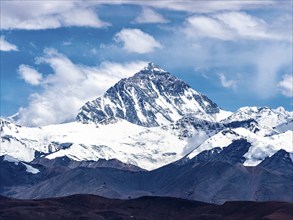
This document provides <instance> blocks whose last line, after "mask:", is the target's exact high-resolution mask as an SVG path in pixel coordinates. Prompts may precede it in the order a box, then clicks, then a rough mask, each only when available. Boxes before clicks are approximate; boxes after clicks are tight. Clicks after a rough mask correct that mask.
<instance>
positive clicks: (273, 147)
mask: <svg viewBox="0 0 293 220" xmlns="http://www.w3.org/2000/svg"><path fill="white" fill-rule="evenodd" d="M291 119H292V112H287V111H285V110H284V109H283V108H278V109H269V108H266V107H264V108H256V107H244V108H241V109H239V110H238V111H237V112H235V113H233V114H232V113H231V112H227V111H223V110H221V109H220V108H219V107H218V106H217V104H215V103H214V102H212V101H211V100H210V99H208V98H207V97H206V96H205V95H203V94H201V93H198V92H196V91H195V90H193V89H192V88H191V87H190V86H189V85H187V84H186V83H185V82H183V81H182V80H180V79H177V78H176V77H174V76H172V75H171V74H170V73H169V72H167V71H165V70H163V69H161V68H160V67H158V66H157V65H155V64H154V63H149V64H148V66H147V67H145V68H144V69H143V70H141V71H140V72H138V73H136V74H135V75H134V76H133V77H130V78H127V79H122V80H121V81H119V82H118V83H116V84H115V85H114V86H113V87H111V88H110V89H108V90H107V91H106V92H105V94H104V95H103V96H101V97H99V98H97V99H96V100H94V101H92V102H88V103H86V104H85V105H84V106H83V107H82V108H81V110H80V112H79V114H78V115H77V121H75V122H70V123H65V124H60V125H50V126H44V127H36V128H27V127H24V126H20V125H16V124H14V123H13V122H11V121H8V120H4V119H0V128H1V148H0V155H10V156H12V157H14V158H17V159H18V160H20V161H25V162H30V161H33V160H35V159H36V158H39V157H44V158H46V159H55V158H63V157H68V158H69V159H71V160H75V161H86V160H92V161H98V160H100V159H106V160H113V159H115V160H118V161H120V162H121V163H124V164H131V165H134V166H138V167H141V168H143V169H146V170H152V169H156V168H159V167H161V166H164V165H166V164H168V163H172V162H175V161H177V160H180V159H181V158H185V159H192V158H194V157H195V156H196V155H198V154H200V153H201V152H203V151H210V150H212V151H213V152H222V151H223V149H224V148H225V147H228V146H229V145H230V144H231V143H232V142H233V141H237V140H240V139H243V140H245V141H247V142H248V143H249V144H250V145H249V149H248V151H247V152H246V153H245V155H244V158H245V160H244V161H243V162H244V165H256V164H258V163H260V162H261V161H263V160H264V159H265V157H267V156H271V155H273V154H274V153H275V152H277V151H278V150H280V149H286V150H287V151H288V152H292V151H293V149H292V132H293V131H292V129H290V126H287V125H288V123H290V120H291ZM275 126H276V127H275ZM288 127H289V128H288ZM224 152H225V151H224ZM186 155H188V156H186ZM185 156H186V157H185Z"/></svg>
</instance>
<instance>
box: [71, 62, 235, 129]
mask: <svg viewBox="0 0 293 220" xmlns="http://www.w3.org/2000/svg"><path fill="white" fill-rule="evenodd" d="M191 113H192V114H195V115H196V117H198V118H201V119H205V120H209V121H215V120H217V119H218V120H220V119H223V118H225V117H227V116H228V115H230V114H229V112H226V111H223V110H221V109H220V108H219V107H218V106H217V104H215V103H214V102H212V101H211V100H210V99H209V98H207V97H206V96H205V95H203V94H201V93H198V92H196V91H195V90H193V89H192V88H191V87H190V86H189V85H187V84H186V83H185V82H183V81H182V80H180V79H177V78H176V77H174V76H173V75H171V74H170V73H169V72H167V71H165V70H163V69H161V68H160V67H158V66H157V65H155V64H154V63H149V64H148V66H147V67H145V68H144V69H143V70H141V71H140V72H138V73H136V74H135V75H134V76H133V77H130V78H127V79H122V80H120V81H119V82H118V83H117V84H115V85H114V86H113V87H111V88H110V89H108V90H107V91H106V93H105V94H104V95H103V96H101V97H99V98H97V99H96V100H94V101H91V102H88V103H86V104H85V105H84V106H83V107H82V108H81V110H80V112H79V114H78V115H77V119H78V120H79V121H82V122H96V123H109V122H112V121H113V120H114V121H115V118H121V119H125V120H127V121H129V122H131V123H134V124H137V125H141V126H145V127H155V126H159V125H162V124H168V123H170V122H174V121H176V120H178V119H180V118H181V117H182V116H184V115H186V114H191Z"/></svg>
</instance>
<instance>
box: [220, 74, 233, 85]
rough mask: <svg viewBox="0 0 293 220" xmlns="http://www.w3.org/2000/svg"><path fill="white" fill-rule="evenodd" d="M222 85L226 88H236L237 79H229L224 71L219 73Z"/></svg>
mask: <svg viewBox="0 0 293 220" xmlns="http://www.w3.org/2000/svg"><path fill="white" fill-rule="evenodd" d="M218 76H219V79H220V82H221V85H222V86H223V87H225V88H236V86H237V80H234V79H227V77H226V76H225V75H224V74H223V73H219V74H218Z"/></svg>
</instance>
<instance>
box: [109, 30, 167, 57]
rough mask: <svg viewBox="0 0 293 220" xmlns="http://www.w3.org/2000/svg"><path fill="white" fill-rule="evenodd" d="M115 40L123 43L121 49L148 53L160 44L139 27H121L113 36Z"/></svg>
mask: <svg viewBox="0 0 293 220" xmlns="http://www.w3.org/2000/svg"><path fill="white" fill-rule="evenodd" d="M114 40H115V41H116V42H122V43H123V49H125V50H126V51H128V52H133V53H139V54H144V53H150V52H152V51H154V50H155V49H156V48H162V45H161V44H160V43H159V42H158V41H156V39H155V38H154V37H153V36H151V35H149V34H147V33H145V32H143V31H141V30H140V29H122V30H121V31H120V32H119V33H117V34H116V35H115V37H114Z"/></svg>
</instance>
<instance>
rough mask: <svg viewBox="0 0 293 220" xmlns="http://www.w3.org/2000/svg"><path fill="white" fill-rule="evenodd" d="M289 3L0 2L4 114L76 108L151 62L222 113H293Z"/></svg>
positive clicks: (53, 116)
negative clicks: (247, 109) (249, 109)
mask: <svg viewBox="0 0 293 220" xmlns="http://www.w3.org/2000/svg"><path fill="white" fill-rule="evenodd" d="M292 33H293V30H292V1H274V0H271V1H266V0H262V1H247V0H242V1H231V0H230V1H188V0H186V1H131V0H128V1H123V0H121V1H75V2H73V1H72V2H71V1H19V2H17V1H13V2H11V1H1V38H0V43H1V116H2V117H8V116H10V115H13V114H15V113H17V112H18V113H19V118H18V122H19V123H20V124H24V125H28V126H39V125H46V124H54V123H62V122H66V121H71V120H73V119H74V117H75V115H76V114H77V112H78V109H79V108H80V107H81V106H82V105H83V104H84V103H85V102H86V101H89V100H92V99H95V98H96V97H98V96H100V95H102V94H103V92H105V90H106V89H107V88H109V87H110V86H112V85H113V84H114V83H115V82H117V81H118V80H120V79H121V78H124V77H129V76H131V75H133V74H134V73H135V72H137V71H139V70H140V69H141V68H142V67H143V66H145V65H146V63H147V62H149V61H152V62H155V63H157V64H158V65H159V66H161V67H162V68H164V69H166V70H168V71H169V72H171V73H172V74H173V75H175V76H176V77H179V78H181V79H183V80H184V81H186V82H187V83H188V84H189V85H190V86H191V87H192V88H194V89H195V90H196V91H198V92H201V93H204V94H206V95H207V96H208V97H209V98H210V99H212V100H213V101H214V102H216V103H217V104H218V105H219V106H220V107H221V108H223V109H225V110H230V111H235V110H237V109H238V108H239V107H242V106H269V107H272V108H276V107H278V106H283V107H285V108H286V109H287V110H290V111H292V96H293V91H292V90H293V89H292V83H293V79H292Z"/></svg>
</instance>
